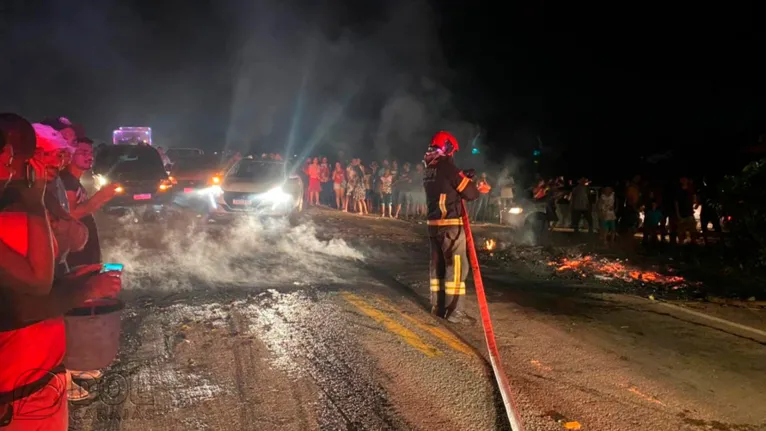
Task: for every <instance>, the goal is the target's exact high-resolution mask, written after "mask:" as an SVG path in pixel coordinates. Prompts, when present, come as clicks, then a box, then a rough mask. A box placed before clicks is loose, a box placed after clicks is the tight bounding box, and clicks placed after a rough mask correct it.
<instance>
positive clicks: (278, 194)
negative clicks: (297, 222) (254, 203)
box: [260, 187, 291, 203]
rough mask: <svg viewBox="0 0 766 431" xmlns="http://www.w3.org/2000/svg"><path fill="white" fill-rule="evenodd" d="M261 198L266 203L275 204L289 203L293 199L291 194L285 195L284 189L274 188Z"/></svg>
mask: <svg viewBox="0 0 766 431" xmlns="http://www.w3.org/2000/svg"><path fill="white" fill-rule="evenodd" d="M260 197H261V199H263V200H264V201H269V202H274V203H281V202H287V201H288V200H290V198H291V196H290V195H289V194H287V193H285V192H284V190H282V187H274V188H273V189H271V190H269V191H267V192H266V193H264V194H262V195H261V196H260Z"/></svg>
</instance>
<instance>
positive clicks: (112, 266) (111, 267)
mask: <svg viewBox="0 0 766 431" xmlns="http://www.w3.org/2000/svg"><path fill="white" fill-rule="evenodd" d="M124 267H125V265H123V264H121V263H105V264H103V265H101V272H110V271H122V268H124Z"/></svg>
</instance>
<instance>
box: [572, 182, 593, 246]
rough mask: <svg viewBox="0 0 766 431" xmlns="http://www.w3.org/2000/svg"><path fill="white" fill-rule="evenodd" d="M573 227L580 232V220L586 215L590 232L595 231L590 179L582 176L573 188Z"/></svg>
mask: <svg viewBox="0 0 766 431" xmlns="http://www.w3.org/2000/svg"><path fill="white" fill-rule="evenodd" d="M571 205H572V228H573V229H574V231H575V233H577V232H580V220H581V219H582V218H583V217H585V221H587V222H588V233H593V214H592V213H591V204H590V190H588V180H587V179H586V178H585V177H582V178H580V180H579V181H578V182H577V185H576V186H575V187H574V189H572V203H571Z"/></svg>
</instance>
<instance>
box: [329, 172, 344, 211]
mask: <svg viewBox="0 0 766 431" xmlns="http://www.w3.org/2000/svg"><path fill="white" fill-rule="evenodd" d="M332 188H333V190H334V191H335V208H337V209H339V210H342V209H343V207H344V206H345V203H344V201H345V200H346V199H345V198H346V193H345V191H346V190H345V189H346V170H345V169H343V167H342V166H341V165H340V162H335V170H334V171H333V172H332Z"/></svg>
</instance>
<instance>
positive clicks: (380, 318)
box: [341, 292, 442, 358]
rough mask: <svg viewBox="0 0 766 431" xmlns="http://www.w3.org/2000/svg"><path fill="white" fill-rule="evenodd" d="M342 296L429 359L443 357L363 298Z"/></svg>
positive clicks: (349, 295)
mask: <svg viewBox="0 0 766 431" xmlns="http://www.w3.org/2000/svg"><path fill="white" fill-rule="evenodd" d="M341 295H342V296H343V298H344V299H345V300H346V301H348V302H350V303H351V304H352V305H354V306H355V307H356V308H358V309H359V310H360V311H361V312H362V313H364V314H366V315H367V316H368V317H370V318H372V319H373V320H375V321H377V322H378V323H382V324H383V326H384V327H385V328H386V329H387V330H388V331H389V332H392V333H394V334H396V335H398V336H400V337H402V339H404V341H405V342H406V343H407V344H409V345H410V346H412V347H414V348H416V349H418V350H419V351H421V352H422V353H423V354H424V355H426V356H428V357H429V358H432V357H434V356H440V355H442V352H441V351H440V350H439V349H437V348H436V347H434V346H432V345H430V344H428V343H425V342H424V341H423V340H421V339H420V337H418V335H417V334H415V333H414V332H412V331H410V330H409V329H407V328H405V327H404V326H402V325H400V324H399V323H397V322H396V321H394V320H393V319H391V318H390V317H388V316H386V315H385V314H383V313H381V312H380V311H378V310H376V309H375V307H373V306H372V305H370V304H368V303H367V302H365V301H364V300H363V299H362V298H360V297H358V296H356V295H354V294H353V293H350V292H341Z"/></svg>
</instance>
